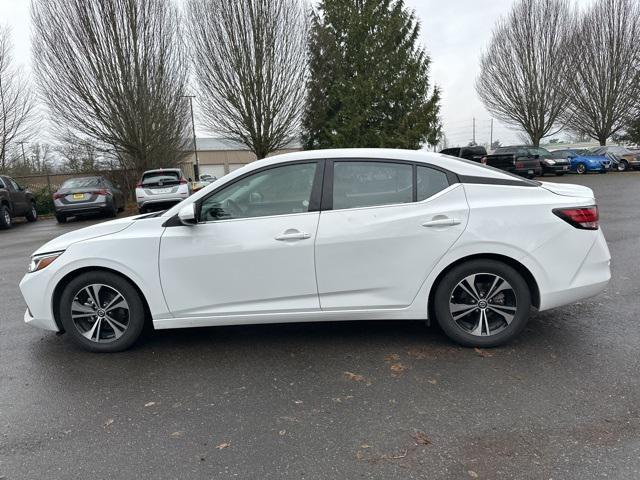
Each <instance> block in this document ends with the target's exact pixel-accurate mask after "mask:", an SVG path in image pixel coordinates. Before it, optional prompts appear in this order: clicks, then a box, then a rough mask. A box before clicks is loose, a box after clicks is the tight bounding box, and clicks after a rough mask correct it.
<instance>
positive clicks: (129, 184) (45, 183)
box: [12, 169, 137, 199]
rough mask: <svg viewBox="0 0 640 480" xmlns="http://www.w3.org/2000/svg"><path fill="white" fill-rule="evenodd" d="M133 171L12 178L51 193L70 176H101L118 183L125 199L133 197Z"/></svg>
mask: <svg viewBox="0 0 640 480" xmlns="http://www.w3.org/2000/svg"><path fill="white" fill-rule="evenodd" d="M135 175H136V174H135V173H133V172H130V171H127V170H123V169H119V170H102V171H92V172H81V173H45V174H35V175H22V176H13V177H12V178H13V179H14V180H15V181H16V182H18V184H20V185H21V186H23V187H27V188H29V189H30V190H31V191H33V192H39V191H43V190H45V189H46V190H47V191H48V193H49V194H50V195H51V194H53V192H55V191H56V190H58V188H60V186H61V185H62V184H63V183H64V182H65V181H66V180H69V179H71V178H81V177H93V176H102V177H105V178H107V179H108V180H110V181H111V182H112V183H113V184H115V185H119V186H120V189H121V190H122V193H124V195H125V197H126V198H127V199H131V198H133V195H134V189H135V183H136V180H137V178H136V177H135Z"/></svg>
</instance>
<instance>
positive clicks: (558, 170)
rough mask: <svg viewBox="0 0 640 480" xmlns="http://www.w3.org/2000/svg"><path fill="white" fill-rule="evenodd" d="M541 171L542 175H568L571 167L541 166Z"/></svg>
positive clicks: (567, 165)
mask: <svg viewBox="0 0 640 480" xmlns="http://www.w3.org/2000/svg"><path fill="white" fill-rule="evenodd" d="M542 170H543V171H544V173H568V172H569V171H570V170H571V165H569V164H566V165H543V166H542Z"/></svg>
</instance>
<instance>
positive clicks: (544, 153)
mask: <svg viewBox="0 0 640 480" xmlns="http://www.w3.org/2000/svg"><path fill="white" fill-rule="evenodd" d="M529 154H530V155H540V158H551V152H549V150H546V149H544V148H541V147H529Z"/></svg>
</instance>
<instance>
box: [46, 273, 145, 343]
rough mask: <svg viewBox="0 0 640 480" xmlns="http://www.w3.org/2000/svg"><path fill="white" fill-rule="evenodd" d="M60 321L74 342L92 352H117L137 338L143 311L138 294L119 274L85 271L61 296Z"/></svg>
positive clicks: (142, 324) (143, 318)
mask: <svg viewBox="0 0 640 480" xmlns="http://www.w3.org/2000/svg"><path fill="white" fill-rule="evenodd" d="M59 315H60V319H61V321H62V325H63V326H64V329H65V331H66V332H67V334H68V335H69V336H70V337H71V338H72V339H73V341H74V342H75V343H76V344H77V345H79V346H81V347H82V348H84V349H85V350H89V351H91V352H119V351H122V350H126V349H127V348H129V347H131V345H133V344H134V342H135V341H136V340H137V339H138V337H140V334H141V333H142V329H143V327H144V322H145V309H144V304H143V302H142V299H141V298H140V294H139V293H138V291H137V290H136V289H135V287H134V286H133V285H131V283H129V281H127V280H126V279H124V278H122V277H120V276H119V275H116V274H113V273H110V272H104V271H95V272H86V273H83V274H80V275H78V276H77V277H76V278H74V279H73V280H71V281H70V282H69V284H68V285H67V286H66V287H65V289H64V290H63V292H62V296H61V297H60V311H59Z"/></svg>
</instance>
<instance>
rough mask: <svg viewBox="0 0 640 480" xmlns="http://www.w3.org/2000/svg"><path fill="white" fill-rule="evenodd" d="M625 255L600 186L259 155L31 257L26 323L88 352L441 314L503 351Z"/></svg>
mask: <svg viewBox="0 0 640 480" xmlns="http://www.w3.org/2000/svg"><path fill="white" fill-rule="evenodd" d="M609 261H610V255H609V250H608V248H607V244H606V241H605V239H604V236H603V234H602V231H601V230H600V229H599V225H598V208H597V206H596V203H595V199H594V195H593V192H592V191H591V190H590V189H589V188H586V187H582V186H577V185H566V184H551V183H539V182H533V181H530V180H525V179H522V178H519V177H514V176H512V175H510V174H507V173H505V172H502V171H498V170H494V169H492V168H489V167H485V166H483V165H480V164H477V163H473V162H468V161H465V160H461V159H457V158H453V157H448V156H444V155H440V154H435V153H425V152H415V151H403V150H377V149H353V150H350V149H345V150H323V151H311V152H297V153H291V154H286V155H282V156H277V157H271V158H268V159H265V160H260V161H256V162H253V163H251V164H249V165H246V166H245V167H243V168H241V169H239V170H236V171H234V172H233V173H231V174H229V175H226V176H225V177H223V178H220V179H218V180H216V181H215V182H214V183H212V184H211V185H209V186H207V187H206V188H204V189H203V190H201V191H199V192H198V193H196V194H195V195H193V196H191V197H189V198H187V199H185V200H184V201H182V202H181V203H180V204H178V205H176V206H175V207H173V208H171V209H170V210H167V211H166V212H161V213H156V214H152V215H143V216H137V217H130V218H123V219H119V220H114V221H110V222H106V223H102V224H99V225H94V226H91V227H88V228H84V229H81V230H77V231H74V232H71V233H68V234H66V235H62V236H61V237H58V238H56V239H54V240H52V241H50V242H49V243H47V244H46V245H44V246H43V247H41V248H40V249H38V250H37V251H36V252H35V253H34V254H33V257H32V260H31V265H30V267H29V273H27V274H26V275H25V277H24V278H23V280H22V282H21V283H20V288H21V290H22V293H23V295H24V298H25V300H26V303H27V306H28V309H27V311H26V313H25V321H26V322H27V323H29V324H31V325H34V326H37V327H41V328H44V329H47V330H52V331H56V332H62V331H65V332H66V333H67V334H68V336H69V337H71V338H72V339H73V340H74V341H75V342H77V343H78V344H79V345H81V346H82V347H84V348H86V349H88V350H92V351H98V352H112V351H118V350H123V349H126V348H128V347H130V346H131V345H132V344H133V343H134V342H135V341H136V339H137V338H138V337H139V335H140V333H141V331H142V328H143V325H144V323H145V322H152V323H153V326H154V327H155V328H156V329H164V328H183V327H203V326H210V325H238V324H256V323H283V322H312V321H325V320H331V321H336V320H375V319H381V320H382V319H384V320H388V319H395V320H402V319H409V320H418V319H420V320H424V319H429V320H431V319H435V320H436V321H437V322H438V323H439V324H440V326H441V327H442V329H443V330H444V331H445V332H446V333H447V335H448V336H449V337H451V339H453V340H454V341H456V342H458V343H460V344H462V345H467V346H478V347H491V346H496V345H500V344H503V343H505V342H507V341H509V340H510V339H512V338H513V337H514V336H516V335H517V334H518V333H519V332H520V331H521V330H522V329H523V327H524V326H525V323H526V322H527V320H528V318H529V314H530V311H531V308H532V307H533V308H536V309H537V310H540V311H541V310H548V309H550V308H554V307H558V306H560V305H565V304H568V303H572V302H575V301H576V300H579V299H582V298H586V297H589V296H593V295H596V294H597V293H599V292H600V291H602V290H603V289H604V288H605V287H606V285H607V283H608V282H609V279H610V276H611V274H610V269H609V263H610V262H609Z"/></svg>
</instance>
